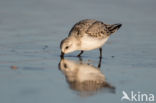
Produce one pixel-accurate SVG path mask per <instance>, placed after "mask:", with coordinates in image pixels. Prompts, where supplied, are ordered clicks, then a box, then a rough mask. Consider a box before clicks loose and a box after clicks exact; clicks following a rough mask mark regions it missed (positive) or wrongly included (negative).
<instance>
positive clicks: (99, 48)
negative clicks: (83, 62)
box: [99, 48, 102, 58]
mask: <svg viewBox="0 0 156 103" xmlns="http://www.w3.org/2000/svg"><path fill="white" fill-rule="evenodd" d="M99 50H100V58H102V48H99Z"/></svg>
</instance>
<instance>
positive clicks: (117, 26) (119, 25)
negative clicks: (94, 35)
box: [108, 24, 122, 34]
mask: <svg viewBox="0 0 156 103" xmlns="http://www.w3.org/2000/svg"><path fill="white" fill-rule="evenodd" d="M121 26H122V24H112V25H110V26H109V27H108V30H109V32H110V33H111V34H112V33H114V32H116V31H117V30H118V29H119V28H120V27H121Z"/></svg>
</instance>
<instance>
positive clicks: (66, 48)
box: [60, 37, 78, 55]
mask: <svg viewBox="0 0 156 103" xmlns="http://www.w3.org/2000/svg"><path fill="white" fill-rule="evenodd" d="M77 48H78V47H77V40H76V39H75V38H73V37H68V38H65V39H63V40H62V41H61V44H60V49H61V55H64V54H67V53H71V52H73V51H75V50H77Z"/></svg>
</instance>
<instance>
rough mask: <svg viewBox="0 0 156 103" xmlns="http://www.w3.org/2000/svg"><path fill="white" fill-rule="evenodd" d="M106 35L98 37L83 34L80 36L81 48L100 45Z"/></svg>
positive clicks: (85, 48) (98, 46)
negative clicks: (101, 37)
mask: <svg viewBox="0 0 156 103" xmlns="http://www.w3.org/2000/svg"><path fill="white" fill-rule="evenodd" d="M107 40H108V37H106V38H103V39H99V38H95V37H89V36H84V37H82V38H81V50H93V49H97V48H100V47H102V46H103V45H104V44H105V42H106V41H107Z"/></svg>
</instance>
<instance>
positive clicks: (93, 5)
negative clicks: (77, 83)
mask: <svg viewBox="0 0 156 103" xmlns="http://www.w3.org/2000/svg"><path fill="white" fill-rule="evenodd" d="M155 4H156V1H155V0H0V102H1V103H21V102H22V103H43V102H44V103H50V102H52V103H61V102H68V103H73V102H76V103H79V102H84V103H95V102H101V103H102V102H108V103H114V102H116V103H120V102H121V100H120V98H121V97H122V91H123V90H125V91H127V93H130V91H132V90H133V91H136V92H138V91H141V92H142V93H153V94H156V88H155V87H156V83H155V82H154V81H153V80H154V78H156V75H155V74H156V34H155V33H156V29H155V27H156V13H155V10H156V6H155ZM82 19H97V20H101V21H104V23H108V24H114V23H122V24H123V26H122V28H121V29H120V30H119V31H118V32H116V33H115V35H112V36H111V37H110V39H109V40H108V42H107V44H106V45H105V46H104V47H103V59H102V63H101V69H100V70H101V72H102V73H103V74H104V75H105V77H106V80H107V81H108V82H109V83H110V84H111V85H113V86H114V87H115V93H111V92H109V91H106V92H105V90H101V91H98V92H96V93H94V95H91V96H90V95H89V96H88V95H85V96H81V95H79V92H78V91H75V90H72V89H71V88H70V87H69V84H68V83H67V82H66V78H65V75H64V74H63V73H62V72H61V71H60V70H59V68H58V64H59V62H60V57H59V55H60V48H59V45H60V42H61V40H62V39H63V38H65V37H66V36H67V35H68V32H69V31H70V29H71V27H72V26H73V25H74V24H75V23H76V22H78V21H80V20H82ZM77 53H78V52H74V53H72V54H69V57H67V58H68V59H69V60H74V61H75V60H77V61H79V60H78V58H76V57H72V55H76V54H77ZM98 55H99V51H98V50H94V51H89V52H85V53H84V54H83V57H82V58H83V60H84V61H91V64H92V65H95V66H96V65H97V64H98V61H99V60H98ZM128 103H129V102H128Z"/></svg>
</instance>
